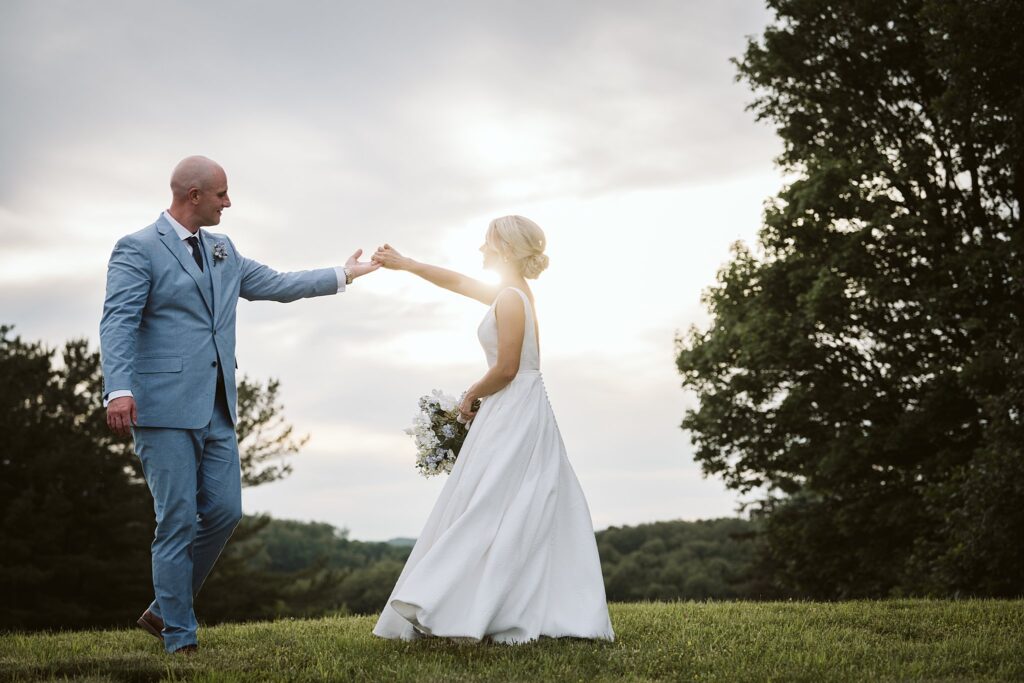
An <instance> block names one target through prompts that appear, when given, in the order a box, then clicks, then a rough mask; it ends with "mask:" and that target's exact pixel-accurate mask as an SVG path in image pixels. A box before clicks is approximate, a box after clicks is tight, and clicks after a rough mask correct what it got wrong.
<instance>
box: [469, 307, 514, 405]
mask: <svg viewBox="0 0 1024 683" xmlns="http://www.w3.org/2000/svg"><path fill="white" fill-rule="evenodd" d="M494 317H495V320H497V323H498V359H497V360H496V361H495V363H494V365H493V366H491V368H490V369H489V370H488V371H487V372H486V373H485V374H484V376H483V377H481V378H480V379H479V380H478V381H477V382H476V383H475V384H474V385H473V386H471V387H470V388H469V390H467V391H466V395H465V397H463V399H462V405H460V406H459V412H460V413H462V417H463V418H464V419H466V420H469V419H472V417H473V415H475V414H476V413H475V411H474V410H473V403H474V402H475V401H476V400H477V399H478V398H483V397H485V396H490V395H491V394H495V393H497V392H499V391H501V390H502V389H504V388H505V387H506V386H508V384H509V382H511V381H512V380H513V379H515V377H516V374H518V372H519V358H520V356H521V355H522V352H523V334H524V333H525V331H526V309H524V308H523V301H522V299H520V298H519V295H518V294H516V293H515V292H513V291H512V290H511V289H506V290H504V291H503V292H501V294H499V295H498V302H497V304H495V306H494Z"/></svg>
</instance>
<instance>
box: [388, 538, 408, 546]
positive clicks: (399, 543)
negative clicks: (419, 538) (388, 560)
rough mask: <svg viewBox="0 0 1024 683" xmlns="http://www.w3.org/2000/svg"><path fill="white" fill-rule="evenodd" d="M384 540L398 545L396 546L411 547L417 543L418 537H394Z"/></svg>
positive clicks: (389, 543)
mask: <svg viewBox="0 0 1024 683" xmlns="http://www.w3.org/2000/svg"><path fill="white" fill-rule="evenodd" d="M384 542H385V543H387V544H388V545H396V546H398V547H400V548H405V547H410V548H411V547H412V546H414V545H416V539H415V538H392V539H391V540H389V541H384Z"/></svg>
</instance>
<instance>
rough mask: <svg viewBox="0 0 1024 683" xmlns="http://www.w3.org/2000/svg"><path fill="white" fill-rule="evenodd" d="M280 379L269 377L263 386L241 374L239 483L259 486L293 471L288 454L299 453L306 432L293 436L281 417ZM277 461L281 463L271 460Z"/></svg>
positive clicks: (306, 436) (236, 429) (239, 385)
mask: <svg viewBox="0 0 1024 683" xmlns="http://www.w3.org/2000/svg"><path fill="white" fill-rule="evenodd" d="M280 386H281V382H280V381H279V380H276V379H270V380H269V381H268V382H267V384H266V386H264V385H263V384H261V383H260V382H258V381H256V380H252V379H250V378H249V377H248V376H245V375H243V376H242V378H241V380H240V381H239V382H238V422H237V424H236V425H235V433H236V434H237V436H238V450H239V458H240V459H241V462H242V485H243V486H259V485H260V484H266V483H267V482H271V481H277V480H278V479H283V478H284V477H287V476H288V475H289V474H291V473H292V466H291V463H290V462H288V461H287V460H286V458H287V456H290V455H294V454H296V453H298V452H299V451H300V450H301V449H302V447H303V446H305V445H306V442H307V441H309V435H305V436H301V437H295V436H293V428H292V426H291V425H290V424H288V423H287V422H286V421H285V419H284V406H283V405H281V403H280V402H279V401H278V398H277V392H278V389H279V388H280ZM275 460H278V461H280V462H272V461H275Z"/></svg>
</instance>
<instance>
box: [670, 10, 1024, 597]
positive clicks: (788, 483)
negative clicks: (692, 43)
mask: <svg viewBox="0 0 1024 683" xmlns="http://www.w3.org/2000/svg"><path fill="white" fill-rule="evenodd" d="M768 4H769V6H770V7H771V8H772V9H773V10H774V12H775V20H774V22H773V23H772V24H771V25H770V26H769V27H768V28H767V29H766V31H765V33H764V35H763V36H762V37H760V39H753V40H751V41H750V42H749V44H748V46H747V50H746V53H745V54H744V56H743V57H742V59H740V60H738V61H737V66H738V69H739V77H740V78H741V79H743V80H745V81H746V82H747V83H749V84H750V85H751V87H752V88H753V90H754V93H755V99H754V101H753V104H752V109H753V111H754V112H755V113H756V115H757V117H758V118H759V119H761V120H765V121H769V122H771V123H773V124H774V125H775V126H776V129H777V131H778V134H779V136H780V137H781V139H782V141H783V143H784V151H783V153H782V155H781V157H780V158H779V163H780V164H781V166H782V168H783V169H784V170H785V172H786V173H787V175H788V176H789V177H791V178H792V182H790V183H789V184H788V185H787V186H786V187H785V188H784V189H783V190H782V191H781V192H780V193H779V195H778V196H777V197H775V198H774V199H773V200H772V201H770V202H768V204H767V206H766V210H765V215H764V225H763V227H762V229H761V231H760V234H759V239H758V248H757V249H756V250H751V249H748V248H746V247H744V246H742V245H737V246H736V248H735V250H734V253H733V258H732V260H731V262H730V263H728V264H727V265H726V266H725V267H724V268H723V269H722V270H721V272H720V273H719V277H718V283H717V285H715V286H714V287H712V288H711V289H709V290H708V291H707V292H706V294H705V297H704V302H705V304H706V306H707V307H708V309H709V311H710V313H711V314H712V322H711V324H710V326H709V327H708V328H707V329H705V330H698V329H693V330H691V331H690V332H689V334H688V335H686V336H685V337H682V338H680V339H679V340H678V358H677V365H678V368H679V371H680V372H681V373H682V377H683V381H684V385H685V386H686V387H688V388H690V389H692V390H693V391H695V392H696V394H697V397H698V398H699V407H698V408H696V409H694V410H691V411H689V412H687V414H686V416H685V419H684V421H683V427H684V428H685V429H687V430H689V432H690V433H691V435H692V438H693V441H694V443H695V446H696V457H697V459H698V460H699V461H700V462H701V464H702V466H703V469H704V471H705V472H706V473H708V474H712V475H718V476H721V477H722V478H723V479H724V480H725V482H726V483H727V484H728V485H729V486H730V487H732V488H735V489H738V490H740V491H744V492H752V491H754V492H763V496H762V498H761V500H760V502H759V503H758V504H756V505H755V508H756V509H757V511H758V513H759V515H760V516H762V517H763V518H764V523H765V524H764V529H765V534H766V536H765V538H766V541H767V543H766V545H765V546H764V547H765V548H766V556H765V558H764V559H765V562H766V564H765V566H770V567H772V569H773V571H774V572H775V577H776V578H777V579H778V581H779V583H780V585H782V586H784V587H786V588H788V589H792V590H797V591H800V592H804V593H806V594H809V595H812V596H815V597H827V598H836V597H855V596H878V595H886V594H899V593H911V594H913V593H935V594H954V593H967V594H981V595H1013V594H1019V593H1020V592H1021V591H1022V590H1024V551H1022V549H1021V544H1020V543H1019V539H1020V538H1022V537H1024V513H1022V510H1021V508H1020V506H1019V504H1018V501H1020V500H1022V494H1024V466H1022V462H1024V458H1022V456H1024V453H1022V452H1021V449H1022V444H1024V429H1022V422H1021V420H1022V416H1021V408H1022V398H1024V363H1022V359H1024V356H1022V350H1024V344H1022V342H1024V335H1022V328H1021V313H1022V309H1021V302H1022V301H1024V296H1022V295H1024V292H1022V288H1024V267H1022V266H1024V261H1022V252H1021V239H1022V236H1021V230H1020V227H1021V226H1020V202H1021V197H1022V196H1024V116H1022V113H1024V86H1022V83H1024V81H1022V80H1021V78H1020V73H1021V72H1022V68H1024V40H1022V35H1024V32H1022V31H1020V27H1021V26H1024V4H1022V3H1020V2H1016V1H1015V0H986V1H984V2H966V1H954V2H950V1H947V0H895V1H891V2H888V1H887V2H882V1H880V0H845V1H843V2H835V3H821V2H816V1H814V0H770V1H769V3H768ZM1012 539H1017V541H1013V540H1012Z"/></svg>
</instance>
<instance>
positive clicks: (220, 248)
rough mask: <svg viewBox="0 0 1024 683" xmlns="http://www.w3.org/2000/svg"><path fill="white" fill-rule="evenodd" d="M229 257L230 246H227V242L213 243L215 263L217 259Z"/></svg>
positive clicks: (221, 259)
mask: <svg viewBox="0 0 1024 683" xmlns="http://www.w3.org/2000/svg"><path fill="white" fill-rule="evenodd" d="M227 257H228V247H227V245H226V244H224V243H223V242H217V244H215V245H213V262H214V264H216V263H217V261H223V260H224V259H226V258H227Z"/></svg>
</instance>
